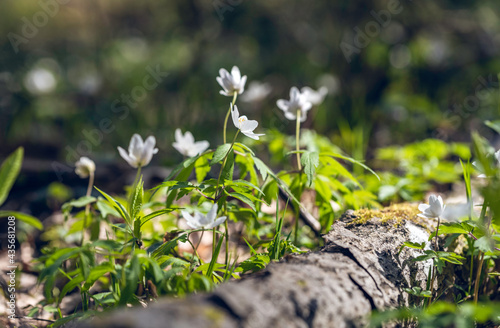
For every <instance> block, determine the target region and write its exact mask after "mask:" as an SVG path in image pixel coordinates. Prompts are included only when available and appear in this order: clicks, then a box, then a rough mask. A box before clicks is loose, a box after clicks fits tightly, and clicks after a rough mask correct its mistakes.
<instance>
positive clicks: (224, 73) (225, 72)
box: [219, 68, 229, 78]
mask: <svg viewBox="0 0 500 328" xmlns="http://www.w3.org/2000/svg"><path fill="white" fill-rule="evenodd" d="M219 75H220V77H221V78H225V77H226V76H228V75H229V72H228V71H227V70H226V69H225V68H221V69H220V70H219Z"/></svg>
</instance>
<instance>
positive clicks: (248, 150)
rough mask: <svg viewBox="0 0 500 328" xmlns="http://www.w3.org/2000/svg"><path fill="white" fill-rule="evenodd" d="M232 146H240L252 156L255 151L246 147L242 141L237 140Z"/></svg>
mask: <svg viewBox="0 0 500 328" xmlns="http://www.w3.org/2000/svg"><path fill="white" fill-rule="evenodd" d="M234 147H235V148H238V147H241V148H242V149H244V150H246V151H247V152H248V153H250V155H252V156H255V153H254V152H253V151H252V150H251V149H250V148H248V147H247V146H246V145H244V144H242V143H239V142H235V143H234Z"/></svg>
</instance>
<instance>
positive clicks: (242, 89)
mask: <svg viewBox="0 0 500 328" xmlns="http://www.w3.org/2000/svg"><path fill="white" fill-rule="evenodd" d="M245 83H247V76H246V75H245V76H243V77H242V78H241V81H240V85H239V89H240V91H239V94H240V95H241V94H242V93H243V91H245Z"/></svg>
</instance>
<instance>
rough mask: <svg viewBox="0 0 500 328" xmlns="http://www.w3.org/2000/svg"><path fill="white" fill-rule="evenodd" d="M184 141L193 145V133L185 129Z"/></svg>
mask: <svg viewBox="0 0 500 328" xmlns="http://www.w3.org/2000/svg"><path fill="white" fill-rule="evenodd" d="M184 142H185V143H186V144H187V145H188V146H190V145H193V144H194V137H193V134H192V133H191V132H189V131H186V133H185V134H184Z"/></svg>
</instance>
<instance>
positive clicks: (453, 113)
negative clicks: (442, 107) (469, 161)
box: [433, 74, 500, 139]
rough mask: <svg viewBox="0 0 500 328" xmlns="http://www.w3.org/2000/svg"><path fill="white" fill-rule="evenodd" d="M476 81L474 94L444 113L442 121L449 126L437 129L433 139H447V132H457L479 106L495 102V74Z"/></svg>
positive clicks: (496, 80) (496, 83)
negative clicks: (445, 121)
mask: <svg viewBox="0 0 500 328" xmlns="http://www.w3.org/2000/svg"><path fill="white" fill-rule="evenodd" d="M476 81H477V82H476V86H475V87H474V93H472V94H470V95H468V96H467V97H465V98H464V99H463V100H462V102H459V103H454V104H453V105H451V106H449V108H448V110H447V111H446V112H444V114H443V119H444V120H447V121H448V122H449V124H450V125H451V126H448V128H447V129H443V128H439V129H437V130H436V131H435V132H434V133H433V135H434V137H435V138H439V139H447V138H448V134H449V133H448V131H455V130H457V129H458V128H459V127H460V126H461V125H462V123H463V122H464V121H465V120H467V119H469V118H470V117H471V115H473V114H475V113H477V112H478V111H479V109H480V108H481V106H487V105H490V104H493V102H494V101H495V100H496V95H497V94H498V87H499V85H500V83H499V81H498V79H496V75H495V74H489V75H488V76H487V77H484V76H478V77H477V78H476Z"/></svg>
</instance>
